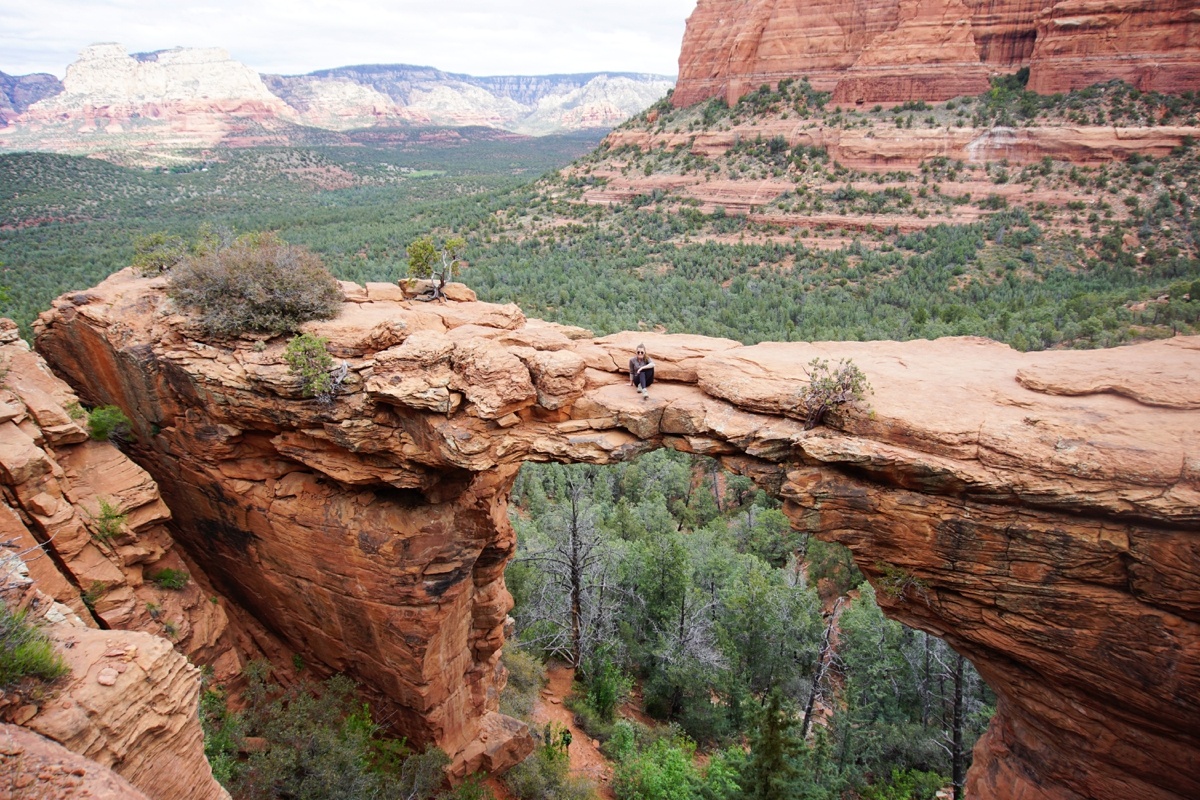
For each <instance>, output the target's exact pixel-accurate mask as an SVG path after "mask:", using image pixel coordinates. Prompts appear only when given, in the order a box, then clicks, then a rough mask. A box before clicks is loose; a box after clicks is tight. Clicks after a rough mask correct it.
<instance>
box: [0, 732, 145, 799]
mask: <svg viewBox="0 0 1200 800" xmlns="http://www.w3.org/2000/svg"><path fill="white" fill-rule="evenodd" d="M0 786H3V787H4V788H5V790H6V791H7V792H8V794H6V795H5V797H7V798H9V800H75V798H80V800H82V798H97V797H102V798H105V799H106V800H148V798H147V797H146V795H144V794H142V793H141V792H139V791H138V790H137V789H136V788H134V786H133V784H131V783H130V782H129V781H127V780H125V779H124V778H122V777H121V776H120V775H118V774H116V773H115V772H113V771H112V770H110V769H107V768H105V767H102V766H100V765H99V764H97V763H96V762H95V761H91V760H90V759H86V758H84V757H83V756H81V755H77V754H75V753H72V752H71V751H70V750H68V749H67V748H65V747H63V746H62V745H61V744H58V743H57V742H53V741H51V740H49V739H47V738H46V737H44V736H39V735H38V734H36V733H34V732H33V731H31V730H28V729H26V728H22V727H20V726H18V725H5V724H3V723H0Z"/></svg>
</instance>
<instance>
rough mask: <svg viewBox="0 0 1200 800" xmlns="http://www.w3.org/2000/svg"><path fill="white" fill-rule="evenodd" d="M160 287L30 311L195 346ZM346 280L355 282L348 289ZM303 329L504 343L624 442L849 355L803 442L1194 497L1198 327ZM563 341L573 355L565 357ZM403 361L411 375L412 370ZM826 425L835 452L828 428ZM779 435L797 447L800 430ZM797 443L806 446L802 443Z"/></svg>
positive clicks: (348, 337) (834, 455)
mask: <svg viewBox="0 0 1200 800" xmlns="http://www.w3.org/2000/svg"><path fill="white" fill-rule="evenodd" d="M162 287H163V282H162V280H161V279H157V280H148V279H142V278H137V277H136V276H135V275H133V273H132V270H125V271H123V272H120V273H117V274H116V275H114V276H112V277H110V278H109V279H108V280H106V281H105V282H104V283H102V284H100V285H99V286H98V287H96V288H95V289H93V290H91V291H89V292H88V293H86V294H77V295H71V296H65V297H64V298H63V299H60V300H59V301H58V302H57V304H56V309H55V310H54V311H51V312H47V315H46V316H45V318H44V319H43V320H42V321H41V322H40V323H39V324H40V325H47V324H54V322H55V317H56V315H57V316H58V318H60V319H70V318H71V316H72V315H74V314H76V313H78V314H81V315H83V316H84V317H86V318H87V319H88V320H89V321H90V322H91V323H92V324H94V325H100V326H109V327H110V329H111V330H113V331H119V337H118V338H117V339H114V340H113V341H114V342H118V341H119V342H120V344H121V346H126V345H129V344H133V343H147V342H151V343H156V344H155V346H156V348H158V349H160V350H163V349H165V350H169V351H171V353H172V357H173V358H174V357H176V354H177V353H181V352H182V351H184V350H187V349H188V348H192V349H194V345H193V344H191V343H189V342H188V341H187V340H186V338H185V336H184V335H183V333H184V331H185V328H186V319H185V318H184V317H182V316H180V315H179V314H178V313H177V311H176V310H175V309H174V307H173V303H171V302H170V301H169V300H167V298H166V297H165V294H163V292H162ZM347 294H348V296H349V295H352V294H357V293H356V292H355V291H353V287H348V289H347ZM305 328H306V329H310V328H311V329H312V330H313V332H316V333H319V334H320V335H325V336H329V337H330V339H331V342H330V349H331V350H332V351H333V352H334V354H335V356H337V357H339V358H342V357H350V358H352V359H360V360H358V361H356V362H355V363H353V364H351V365H350V367H351V368H352V369H360V370H367V369H372V368H373V369H375V371H376V374H378V372H379V369H380V368H381V367H380V365H379V364H376V363H375V361H376V356H377V354H379V353H382V352H383V351H384V350H388V349H389V348H395V347H396V346H397V345H398V344H401V343H403V342H404V341H405V340H406V339H408V337H409V336H414V337H418V336H421V337H434V338H435V339H437V341H439V342H441V343H442V345H443V346H444V347H445V348H449V349H450V350H452V351H454V352H456V353H460V354H462V356H463V357H462V358H459V357H457V356H455V357H453V358H450V360H449V364H450V367H452V368H453V369H454V370H459V369H460V367H461V368H462V369H466V366H464V365H469V364H471V363H475V362H477V361H478V359H477V358H475V359H474V360H472V359H471V358H467V355H469V354H470V353H474V352H475V350H477V349H478V347H477V345H481V344H482V343H485V342H486V343H488V345H487V347H488V348H490V349H488V352H493V351H494V354H495V355H496V358H492V359H491V361H489V362H488V363H489V364H490V363H492V362H495V364H500V363H501V361H497V358H499V355H500V354H502V351H503V350H507V351H508V352H509V353H512V354H515V355H516V356H517V357H518V358H519V359H521V361H520V362H519V361H518V360H517V359H511V361H512V364H513V369H515V370H517V371H521V370H523V369H524V367H522V366H520V364H521V363H524V364H526V365H529V366H530V368H531V369H534V370H535V374H534V376H533V377H534V380H535V382H536V383H538V384H539V390H548V387H550V386H551V382H552V381H553V380H557V381H559V383H557V384H553V386H554V388H553V391H552V392H551V393H552V394H553V395H554V398H555V399H554V403H555V404H553V405H546V406H545V407H546V408H547V409H552V410H553V409H558V413H559V414H563V413H566V414H568V415H569V416H570V418H571V419H572V420H589V421H594V420H595V419H597V418H606V419H609V420H610V422H611V425H610V427H612V428H614V429H619V428H623V429H625V430H626V431H629V432H631V433H633V434H634V435H635V436H636V437H637V438H639V439H651V438H654V437H657V436H660V435H664V434H670V433H675V432H678V431H684V432H686V433H687V434H688V435H694V436H707V437H709V438H713V439H718V440H724V441H727V442H732V441H733V440H732V438H730V435H729V434H728V433H727V432H726V431H725V430H724V429H722V428H721V427H720V424H718V423H717V422H714V421H713V420H717V419H719V418H720V417H721V414H720V412H718V411H717V410H716V408H715V406H716V405H719V404H728V406H730V407H732V409H734V410H736V411H738V412H740V413H748V414H749V415H750V416H749V417H746V418H744V419H741V420H739V423H738V425H737V430H738V431H739V434H745V436H743V437H742V438H743V439H744V440H746V441H748V440H749V439H751V438H753V435H752V432H751V433H750V434H747V433H746V426H747V425H757V426H759V428H761V429H762V430H767V429H768V428H771V427H772V426H773V425H775V424H776V423H778V422H779V421H780V420H781V418H782V419H783V420H785V421H789V422H792V421H795V420H798V419H802V418H803V416H804V414H803V412H802V411H801V410H800V409H799V408H798V399H799V396H800V393H801V391H802V390H803V389H804V388H805V387H806V386H807V385H808V383H809V371H810V370H811V369H812V368H811V366H810V364H811V362H813V360H814V359H821V360H824V361H827V362H828V364H829V366H830V367H831V368H835V369H836V368H837V366H838V365H839V363H840V362H841V361H843V360H846V361H852V362H853V363H854V365H855V366H857V367H858V368H859V369H861V370H862V372H863V373H864V374H865V376H866V378H867V380H868V381H869V383H870V384H871V386H872V387H873V389H872V392H871V393H870V394H869V395H868V396H867V398H866V400H865V402H864V403H862V404H860V406H859V409H858V411H857V412H855V413H845V414H838V415H835V417H834V418H833V419H832V420H831V427H828V428H823V429H820V430H818V431H813V432H811V435H812V436H822V437H824V438H825V440H826V441H825V443H824V444H818V443H816V442H815V441H814V443H813V445H812V448H818V447H821V448H824V451H823V453H822V455H820V456H814V457H819V458H822V459H823V460H833V461H836V460H851V459H852V455H851V453H857V454H858V455H856V456H853V458H863V457H865V456H863V455H862V453H863V452H864V449H867V450H869V449H871V448H874V449H875V450H879V449H880V448H890V449H889V450H888V452H889V454H890V455H889V456H888V458H890V459H892V460H898V461H905V462H907V463H908V464H909V465H910V467H911V468H913V469H924V468H925V466H920V467H917V466H915V465H917V464H922V465H925V462H927V461H928V459H929V458H937V459H952V460H954V461H955V462H956V463H957V465H958V466H956V467H954V468H953V469H954V470H955V471H964V470H965V471H971V470H974V471H975V473H976V475H977V477H978V478H979V480H984V481H985V482H991V483H994V484H996V485H998V486H999V485H1003V486H1012V485H1023V486H1024V487H1025V488H1026V489H1027V490H1028V491H1029V492H1031V493H1034V494H1041V495H1044V496H1047V497H1050V496H1072V495H1074V494H1077V493H1080V492H1082V493H1083V494H1086V495H1088V496H1089V497H1093V498H1095V497H1099V496H1101V495H1105V496H1106V497H1107V496H1108V495H1106V494H1105V493H1108V494H1111V493H1112V492H1116V493H1117V494H1118V495H1120V497H1118V498H1117V499H1112V497H1109V498H1108V499H1105V500H1102V501H1101V500H1097V501H1096V502H1099V503H1100V504H1101V505H1102V506H1104V507H1105V508H1108V509H1110V510H1113V509H1119V508H1121V507H1122V504H1126V503H1128V504H1132V505H1131V506H1130V507H1131V508H1132V507H1134V506H1136V507H1137V508H1139V509H1142V510H1145V508H1147V507H1148V506H1147V503H1149V504H1151V505H1153V506H1154V507H1155V510H1154V511H1153V513H1154V514H1155V515H1159V514H1164V515H1166V516H1170V517H1175V518H1176V519H1180V518H1181V517H1180V515H1181V514H1182V518H1187V519H1191V518H1192V517H1194V516H1195V511H1194V509H1193V511H1191V512H1186V511H1185V509H1184V507H1185V506H1186V505H1187V504H1188V503H1191V504H1192V505H1193V506H1198V505H1200V337H1176V338H1174V339H1169V340H1163V341H1156V342H1149V343H1144V344H1138V345H1132V346H1127V347H1121V348H1115V349H1111V350H1079V351H1074V350H1065V351H1050V352H1034V353H1020V352H1018V351H1015V350H1013V349H1012V348H1010V347H1008V346H1007V345H1003V344H999V343H997V342H993V341H990V340H987V339H982V338H978V337H954V338H946V339H939V340H933V341H931V340H912V341H906V342H894V341H874V342H764V343H761V344H757V345H751V346H743V345H741V344H739V343H738V342H735V341H731V340H727V339H715V338H708V337H703V336H692V335H686V334H666V333H653V332H622V333H617V334H612V335H610V336H605V337H601V338H589V337H587V336H586V332H585V331H582V330H581V329H571V328H565V327H562V326H555V325H553V324H551V323H546V322H543V321H540V320H527V319H526V318H525V317H524V315H523V314H522V313H521V312H520V309H518V308H517V307H516V306H511V305H510V306H499V305H495V304H490V303H482V302H446V303H414V302H411V301H403V300H401V301H378V302H369V303H361V302H348V303H346V306H345V309H344V313H343V314H342V315H341V316H340V317H338V318H337V319H335V320H331V321H328V322H319V323H310V324H308V325H306V326H305ZM112 337H113V333H111V332H110V334H109V338H110V339H112ZM414 341H415V338H414ZM217 344H218V347H219V348H224V349H225V352H228V353H229V354H230V357H232V358H234V359H235V360H240V361H242V362H243V363H246V362H248V361H253V360H255V359H260V360H261V358H263V357H267V358H268V359H269V360H275V359H276V358H277V356H276V355H275V353H276V351H277V350H279V349H280V348H278V347H276V346H272V347H271V348H270V350H269V351H268V352H266V353H254V352H252V349H253V345H254V343H253V342H250V341H240V340H239V341H229V342H224V343H217ZM639 344H644V345H645V346H646V348H647V350H648V352H649V355H650V356H651V357H652V358H653V359H654V360H655V362H656V364H657V365H658V369H657V381H656V383H655V385H654V387H653V390H652V392H651V399H650V400H648V401H642V400H641V399H640V398H639V397H637V396H636V395H634V394H632V393H631V390H630V389H629V387H628V383H627V380H626V365H627V362H628V358H629V357H630V356H631V355H632V354H633V351H634V349H635V348H636V346H637V345H639ZM212 349H213V348H209V350H212ZM260 349H261V348H260ZM539 353H541V354H544V355H543V356H538V355H537V354H539ZM570 354H573V355H574V356H577V357H578V358H577V359H576V360H572V359H571V357H570ZM476 355H478V354H476ZM185 356H186V353H184V354H182V355H180V356H179V357H180V358H183V357H185ZM547 359H550V360H552V361H554V364H553V365H552V364H550V361H549V360H547ZM188 360H189V361H190V366H188V369H189V370H192V371H195V372H197V373H204V372H205V371H206V370H213V369H216V368H217V367H216V366H214V365H213V364H211V363H210V362H211V356H210V357H209V358H207V359H201V358H198V357H197V358H191V357H190V356H188ZM560 362H561V363H560ZM504 363H507V362H504ZM475 366H479V365H478V364H475ZM493 366H494V364H493ZM450 367H447V368H450ZM585 367H586V368H587V372H586V374H584V373H583V372H582V371H583V370H584V369H585ZM468 372H470V374H467V373H464V374H463V375H462V376H460V378H461V380H460V384H461V385H463V386H465V387H467V401H468V403H469V404H472V405H475V404H478V402H482V400H478V399H477V398H486V397H488V396H489V395H488V394H487V391H488V387H489V386H492V385H493V384H495V387H498V388H503V387H502V386H501V383H503V379H504V377H505V375H504V370H503V369H500V370H499V371H497V370H496V369H491V370H484V369H475V370H473V371H471V370H468ZM414 374H415V375H416V377H417V379H418V380H420V379H422V378H420V375H421V374H422V373H420V372H419V371H418V373H414ZM572 376H574V377H572ZM526 380H527V379H526ZM572 381H574V383H572ZM606 384H612V385H611V386H610V387H608V388H605V385H606ZM671 387H680V388H684V387H686V388H687V389H688V391H686V392H675V391H673V390H672V389H671ZM622 392H625V393H629V396H628V397H625V396H624V395H623V394H622ZM502 394H503V393H502ZM509 394H511V392H510V393H509ZM519 394H520V397H516V396H515V395H514V396H513V397H508V395H504V396H503V397H498V399H497V398H493V400H495V402H493V403H492V405H495V406H496V409H494V410H495V416H497V417H498V416H499V415H502V414H504V413H507V409H508V408H510V407H511V408H512V409H514V410H517V411H519V410H520V409H521V408H523V407H528V406H529V404H531V403H534V402H535V400H534V399H533V397H532V394H531V390H530V389H529V387H528V386H526V387H525V390H524V391H523V393H519ZM547 396H549V395H547ZM502 401H503V402H502ZM545 402H549V401H545ZM481 408H482V407H481ZM614 415H615V416H614ZM522 419H524V422H523V423H522V424H521V425H517V427H512V426H513V425H515V424H516V422H517V420H516V419H515V418H514V419H513V420H510V421H509V422H507V423H506V424H505V426H504V427H505V433H503V434H501V433H499V432H497V433H496V434H495V436H496V438H497V439H499V438H501V437H502V436H505V435H507V436H514V435H517V434H518V433H519V431H520V430H521V429H522V428H524V427H526V426H529V427H531V428H533V427H536V426H537V425H538V424H539V423H538V422H537V420H536V417H530V416H529V415H525V416H524V417H523V418H522ZM664 420H666V422H664ZM589 424H592V425H593V428H594V429H597V430H598V429H599V427H602V426H600V425H597V424H593V423H592V422H589ZM721 424H723V423H721ZM838 431H840V432H841V433H840V434H839V435H841V436H842V441H843V444H842V445H839V447H841V449H840V450H839V449H838V448H834V447H833V446H832V445H831V444H830V443H829V442H831V441H832V440H833V434H834V433H836V432H838ZM760 438H761V437H760ZM775 438H778V437H775ZM791 438H792V439H793V441H794V442H795V443H797V444H800V439H801V438H803V436H799V437H791ZM851 440H853V441H851ZM801 446H802V447H803V448H805V449H806V451H808V452H809V454H810V455H813V454H814V453H815V452H816V450H815V449H812V448H809V447H808V445H803V444H801ZM471 468H476V467H471ZM980 470H982V471H983V472H986V473H987V475H983V474H982V473H981V472H980ZM980 476H981V477H980ZM1080 487H1086V488H1080ZM1133 495H1137V497H1136V498H1134V497H1133ZM1114 496H1115V495H1114ZM1148 498H1150V499H1148ZM1164 498H1165V499H1164ZM1189 514H1190V515H1191V516H1189Z"/></svg>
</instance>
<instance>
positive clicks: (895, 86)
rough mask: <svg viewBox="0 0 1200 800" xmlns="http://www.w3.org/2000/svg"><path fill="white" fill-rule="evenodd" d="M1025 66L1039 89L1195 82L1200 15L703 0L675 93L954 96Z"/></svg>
mask: <svg viewBox="0 0 1200 800" xmlns="http://www.w3.org/2000/svg"><path fill="white" fill-rule="evenodd" d="M1026 66H1027V67H1029V68H1030V75H1031V77H1030V88H1031V89H1034V90H1036V91H1040V92H1056V91H1064V90H1066V89H1070V88H1074V87H1080V86H1087V85H1090V84H1092V83H1095V82H1097V81H1105V80H1110V79H1112V78H1121V79H1123V80H1126V81H1129V82H1130V83H1132V84H1134V85H1135V86H1137V87H1138V88H1139V89H1143V90H1146V91H1149V90H1152V89H1153V90H1157V91H1171V92H1181V91H1185V90H1187V89H1193V88H1195V87H1196V85H1197V84H1198V83H1200V80H1198V79H1200V16H1198V15H1197V11H1196V8H1195V3H1193V2H1190V0H1166V2H1154V1H1152V0H852V2H835V1H834V0H817V2H807V3H799V2H783V3H781V2H775V1H774V0H700V2H699V3H698V4H697V6H696V9H695V11H693V12H692V15H691V17H690V18H689V19H688V24H687V31H686V33H685V34H684V38H683V48H682V52H681V53H680V56H679V81H678V83H677V84H676V88H675V94H674V95H673V98H672V100H673V102H674V103H675V105H676V106H680V107H682V106H687V105H691V104H693V103H696V102H699V101H701V100H706V99H708V98H710V97H724V98H725V99H726V100H727V101H728V102H730V103H732V102H734V101H736V100H737V99H738V98H739V97H741V96H742V95H743V94H745V93H746V92H748V91H752V90H754V89H756V88H758V86H759V85H761V84H763V83H768V84H772V85H773V84H775V83H777V82H778V81H779V80H780V79H782V78H798V77H807V78H809V80H810V81H811V82H812V83H813V85H814V86H815V87H816V88H818V89H821V90H823V91H832V92H833V99H834V100H835V101H838V102H898V101H903V100H912V99H922V100H947V99H950V98H951V97H955V96H957V95H962V94H976V93H978V92H980V91H982V90H984V89H986V88H987V86H988V82H987V79H988V76H989V74H994V73H1006V72H1014V71H1016V70H1017V69H1018V68H1020V67H1026Z"/></svg>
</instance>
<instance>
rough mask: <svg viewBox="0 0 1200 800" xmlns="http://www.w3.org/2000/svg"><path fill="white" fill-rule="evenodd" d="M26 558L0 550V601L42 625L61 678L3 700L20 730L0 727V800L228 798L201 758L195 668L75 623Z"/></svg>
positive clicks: (154, 648)
mask: <svg viewBox="0 0 1200 800" xmlns="http://www.w3.org/2000/svg"><path fill="white" fill-rule="evenodd" d="M33 555H34V554H32V553H30V552H29V551H28V550H24V551H21V555H20V556H17V555H14V554H13V553H11V552H7V551H0V603H3V604H4V606H5V607H6V608H8V609H10V610H15V609H22V610H24V611H25V612H26V614H27V616H26V618H27V619H29V620H32V621H36V622H37V623H38V624H39V625H41V626H43V630H44V631H45V632H46V633H47V634H48V635H49V637H50V638H51V640H52V641H53V642H54V645H55V650H56V652H57V653H58V654H59V655H60V656H61V657H62V659H63V661H64V662H65V664H66V666H67V668H68V670H69V673H68V675H67V676H66V677H64V678H61V679H59V680H58V681H56V682H55V683H54V684H52V685H51V686H49V687H46V689H45V691H43V692H41V693H38V694H34V695H30V696H22V695H21V694H20V693H19V691H18V692H14V693H11V694H9V695H5V696H4V698H3V701H4V702H3V703H2V704H0V721H4V722H12V723H16V724H17V725H19V726H21V727H20V728H16V727H15V726H11V725H4V724H0V785H2V786H3V787H4V788H5V789H6V790H7V791H9V792H10V793H11V794H5V795H4V796H5V797H29V798H35V797H36V798H39V800H40V799H41V798H64V799H65V798H86V797H105V798H114V799H115V798H129V800H137V799H140V798H147V797H148V798H151V800H178V798H181V797H187V798H192V799H193V800H229V794H228V793H227V792H226V791H225V790H224V789H223V788H222V787H221V785H220V784H219V783H217V782H216V781H215V780H213V776H212V770H211V769H210V768H209V764H208V761H207V760H205V758H204V734H203V731H202V730H201V729H200V718H199V716H198V713H197V710H198V706H199V701H200V670H199V669H198V668H197V667H195V666H193V665H192V664H191V663H189V662H188V660H187V659H186V658H184V657H183V656H182V655H180V654H179V653H177V652H176V651H175V649H174V648H173V647H172V646H171V643H170V642H168V641H166V640H165V639H162V638H159V637H157V636H152V635H150V634H148V633H142V632H138V631H102V630H97V629H95V628H91V627H88V626H87V625H85V624H84V622H83V620H82V619H80V617H78V616H77V615H75V614H74V613H73V612H72V611H71V610H70V609H69V608H67V607H66V606H64V605H62V604H60V603H56V602H54V600H53V599H52V598H51V597H50V596H49V595H47V594H45V593H44V592H42V591H41V589H40V587H41V585H42V583H43V581H42V580H40V579H35V578H34V577H32V576H31V573H30V570H29V569H28V567H27V565H26V563H25V561H26V560H28V561H33ZM23 559H24V560H23ZM12 701H16V702H15V703H14V702H12ZM25 729H27V730H25ZM52 742H54V743H57V744H58V745H61V748H60V747H55V746H52V745H51V743H52ZM64 749H65V751H70V753H72V754H75V756H76V757H71V756H70V755H69V754H67V753H66V752H64ZM113 773H115V775H114V774H113ZM118 776H119V777H118ZM122 778H123V779H124V780H122ZM126 781H128V783H126ZM131 784H132V786H131ZM133 787H136V790H135V789H133Z"/></svg>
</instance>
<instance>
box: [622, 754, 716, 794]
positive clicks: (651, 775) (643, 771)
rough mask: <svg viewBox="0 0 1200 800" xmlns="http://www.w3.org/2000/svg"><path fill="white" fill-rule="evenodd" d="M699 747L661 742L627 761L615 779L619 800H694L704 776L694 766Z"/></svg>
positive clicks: (623, 763)
mask: <svg viewBox="0 0 1200 800" xmlns="http://www.w3.org/2000/svg"><path fill="white" fill-rule="evenodd" d="M694 754H695V745H693V744H691V742H689V741H688V740H686V739H679V740H669V739H659V740H657V741H654V742H652V743H651V744H650V745H649V746H648V747H646V749H645V750H643V751H642V752H640V753H638V754H637V755H636V756H633V757H632V758H629V759H627V760H625V761H623V762H622V763H621V764H620V765H619V766H618V767H617V772H616V776H615V778H614V779H613V791H614V792H615V793H616V795H617V799H618V800H692V798H694V797H696V790H697V788H698V786H699V783H700V776H699V774H698V773H697V771H696V766H695V764H694V763H693V762H692V757H693V755H694Z"/></svg>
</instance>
